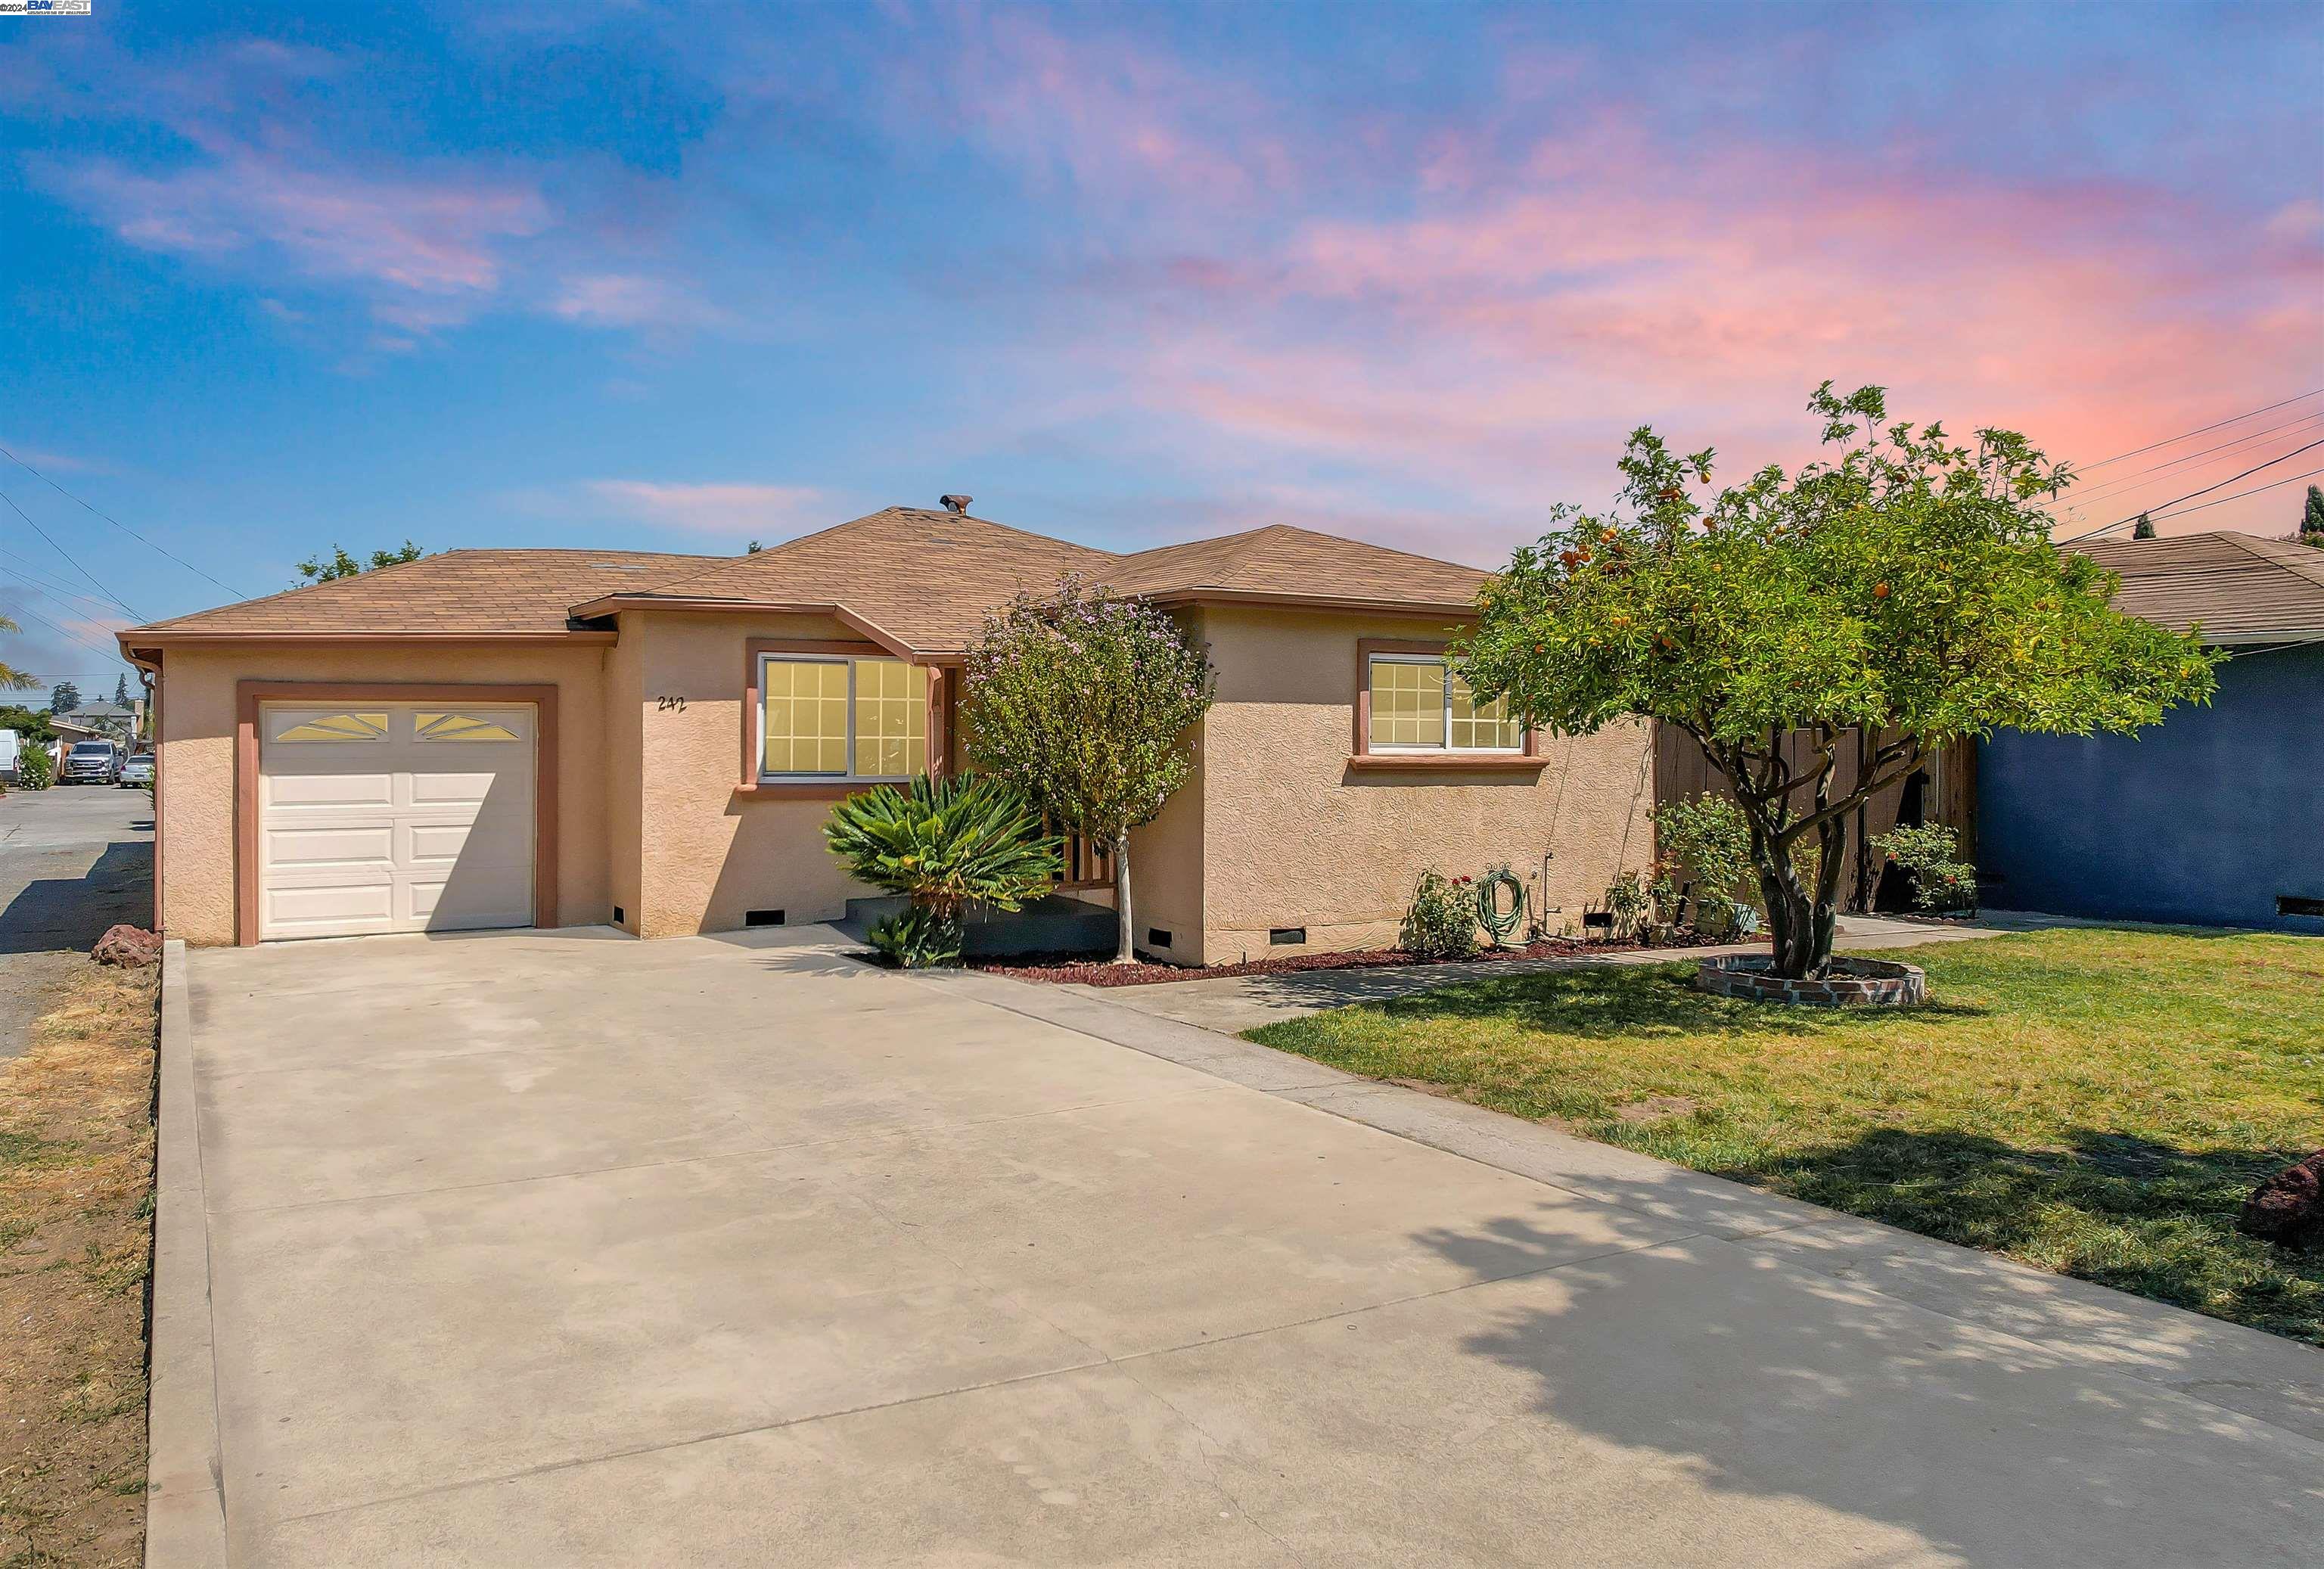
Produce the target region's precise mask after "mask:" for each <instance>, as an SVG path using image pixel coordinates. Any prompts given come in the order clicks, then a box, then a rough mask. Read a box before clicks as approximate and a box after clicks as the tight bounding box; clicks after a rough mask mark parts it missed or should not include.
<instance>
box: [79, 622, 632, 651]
mask: <svg viewBox="0 0 2324 1569" xmlns="http://www.w3.org/2000/svg"><path fill="white" fill-rule="evenodd" d="M113 636H114V641H116V642H118V643H119V644H120V645H121V646H122V648H123V649H124V650H127V649H129V648H131V647H133V646H134V647H136V648H141V649H161V648H170V647H173V646H177V645H180V644H188V643H254V642H261V643H305V644H328V643H373V642H414V641H417V642H429V643H610V642H612V641H613V633H612V632H597V631H594V630H591V629H588V628H568V629H566V630H563V631H558V632H549V631H545V630H541V629H538V628H531V629H527V628H512V629H509V630H507V631H503V632H474V631H470V632H460V631H446V630H443V629H440V628H433V627H404V628H396V629H392V630H387V631H380V630H365V631H361V632H293V631H287V630H284V629H281V628H279V627H277V628H263V629H251V628H243V629H236V630H232V631H214V630H210V629H207V628H196V627H186V628H180V629H178V630H174V631H173V630H169V629H165V628H156V627H145V626H133V627H128V628H125V629H124V630H123V631H121V632H115V633H114V634H113Z"/></svg>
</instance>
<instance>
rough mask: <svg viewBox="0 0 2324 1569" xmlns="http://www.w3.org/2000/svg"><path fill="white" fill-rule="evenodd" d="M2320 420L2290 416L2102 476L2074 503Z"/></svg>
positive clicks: (2319, 415) (2316, 416) (2318, 416)
mask: <svg viewBox="0 0 2324 1569" xmlns="http://www.w3.org/2000/svg"><path fill="white" fill-rule="evenodd" d="M2317 420H2324V413H2316V414H2303V415H2301V417H2300V418H2299V419H2297V420H2286V421H2285V422H2284V423H2282V424H2281V425H2271V426H2269V427H2268V428H2267V429H2264V430H2255V431H2254V432H2253V433H2252V434H2250V435H2248V436H2238V437H2236V438H2235V439H2234V440H2232V441H2222V442H2220V443H2219V444H2218V446H2217V447H2206V448H2203V450H2202V451H2200V452H2190V453H2189V454H2187V456H2186V457H2173V458H2171V459H2169V460H2167V461H2165V462H2163V463H2158V464H2156V465H2154V466H2153V467H2151V468H2141V469H2136V470H2134V471H2133V472H2131V473H2129V474H2125V475H2116V477H2114V478H2113V479H2107V480H2100V481H2099V482H2098V485H2097V487H2096V488H2095V489H2093V490H2090V491H2089V492H2086V493H2085V494H2081V495H2079V496H2077V497H2075V498H2074V505H2075V506H2076V507H2080V506H2086V505H2088V504H2089V503H2091V502H2094V501H2096V500H2098V498H2099V497H2100V496H2105V495H2121V494H2125V493H2126V492H2128V491H2134V490H2137V489H2139V488H2141V487H2140V486H2139V485H2138V484H2137V483H2136V481H2137V480H2138V478H2139V477H2140V475H2149V474H2161V473H2162V472H2163V470H2164V469H2166V468H2177V467H2180V466H2181V465H2184V464H2189V463H2192V462H2194V461H2195V460H2196V459H2197V458H2199V457H2210V456H2211V455H2212V454H2213V453H2215V452H2228V451H2232V450H2234V449H2235V448H2238V447H2248V446H2250V445H2251V444H2252V443H2253V442H2255V441H2258V440H2260V439H2262V438H2265V437H2269V436H2273V435H2276V434H2277V433H2278V432H2280V431H2284V430H2292V429H2298V428H2299V427H2301V426H2302V425H2313V424H2314V423H2316V421H2317ZM2069 510H2071V509H2069Z"/></svg>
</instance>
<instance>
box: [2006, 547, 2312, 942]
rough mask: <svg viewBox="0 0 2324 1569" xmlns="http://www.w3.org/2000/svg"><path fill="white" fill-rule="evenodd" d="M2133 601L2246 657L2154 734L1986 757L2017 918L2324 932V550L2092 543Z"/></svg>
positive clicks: (2032, 744) (2234, 658)
mask: <svg viewBox="0 0 2324 1569" xmlns="http://www.w3.org/2000/svg"><path fill="white" fill-rule="evenodd" d="M2079 549H2081V550H2083V551H2084V552H2085V553H2086V554H2088V555H2089V557H2091V558H2093V559H2094V560H2096V561H2098V563H2099V564H2100V565H2101V566H2104V567H2106V568H2108V569H2110V570H2112V571H2115V572H2118V573H2120V574H2121V575H2122V587H2121V590H2120V592H2119V593H2118V594H2117V595H2116V599H2115V604H2116V606H2117V607H2118V608H2120V609H2122V610H2125V611H2127V612H2129V613H2130V614H2134V615H2139V616H2144V618H2145V619H2147V620H2149V621H2153V622H2157V623H2161V624H2163V625H2164V626H2169V627H2172V628H2175V629H2177V630H2180V631H2182V632H2183V631H2185V630H2187V629H2188V628H2190V627H2199V628H2200V629H2201V632H2202V637H2203V641H2205V642H2207V643H2209V644H2211V645H2212V646H2214V647H2218V648H2222V649H2225V650H2226V651H2227V652H2228V654H2229V655H2230V656H2231V657H2230V658H2229V660H2227V663H2226V664H2225V665H2222V666H2221V667H2220V668H2219V672H2218V677H2219V689H2218V695H2217V696H2216V697H2214V698H2213V699H2212V701H2211V703H2210V705H2209V706H2207V707H2184V708H2176V709H2173V710H2172V711H2171V713H2170V714H2168V715H2165V716H2164V718H2163V723H2162V724H2161V725H2157V726H2155V727H2153V728H2152V729H2148V730H2144V731H2141V732H2140V733H2139V734H2137V736H2136V737H2135V738H2134V737H2129V736H2091V737H2078V736H2068V735H2027V734H2020V733H2017V732H2014V731H2012V732H2005V733H2003V734H1998V735H1997V736H1995V737H1994V738H1993V739H1992V740H1991V741H1990V742H1988V743H1986V744H1985V745H1984V746H1983V747H1982V748H1981V749H1980V753H1979V756H1978V881H1979V882H1980V884H1981V893H1982V897H1983V899H1984V901H1985V902H1986V903H1987V904H1988V905H1990V906H1993V907H1995V908H1997V909H2029V910H2044V911H2049V912H2051V913H2053V914H2060V915H2080V916H2091V917H2099V918H2112V919H2133V920H2153V921H2186V922H2196V923H2200V924H2207V925H2226V926H2244V927H2274V928H2282V929H2284V930H2289V931H2310V932H2324V550H2316V549H2310V547H2308V546H2305V545H2300V544H2294V543H2292V542H2291V541H2289V540H2261V539H2255V538H2253V537H2252V536H2250V535H2248V534H2235V533H2212V534H2194V535H2182V536H2178V537H2175V538H2167V539H2159V540H2109V541H2106V542H2103V543H2092V544H2087V545H2083V546H2080V547H2079Z"/></svg>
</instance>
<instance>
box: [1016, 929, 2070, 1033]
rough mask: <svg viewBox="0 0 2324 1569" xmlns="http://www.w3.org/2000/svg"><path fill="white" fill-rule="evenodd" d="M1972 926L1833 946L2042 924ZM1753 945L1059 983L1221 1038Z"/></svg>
mask: <svg viewBox="0 0 2324 1569" xmlns="http://www.w3.org/2000/svg"><path fill="white" fill-rule="evenodd" d="M2006 919H2007V924H2003V922H2002V921H2000V920H1991V921H1982V922H1979V923H1978V924H1977V925H1975V926H1956V925H1951V924H1946V923H1939V922H1935V921H1914V920H1897V919H1892V918H1886V917H1881V916H1849V917H1846V918H1843V919H1842V920H1841V921H1840V937H1839V940H1838V943H1837V945H1836V946H1839V947H1840V949H1842V950H1844V951H1846V952H1849V953H1863V952H1867V951H1869V950H1872V949H1877V948H1911V947H1918V946H1921V945H1923V944H1924V943H1958V942H1968V941H1972V940H1974V939H1976V938H1978V937H2000V936H2002V935H2003V934H2004V933H2005V932H2009V931H2030V930H2033V929H2036V928H2038V927H2039V926H2041V925H2044V924H2050V923H2048V922H2046V921H2045V919H2044V918H2042V917H2038V916H2037V917H2016V918H2006ZM1766 951H1767V949H1766V944H1764V943H1762V944H1759V945H1757V946H1749V945H1745V944H1731V945H1728V946H1714V947H1700V948H1648V949H1643V950H1639V951H1637V952H1632V953H1613V954H1592V955H1587V956H1584V957H1581V958H1561V959H1480V960H1479V961H1478V962H1476V963H1475V964H1396V965H1388V966H1384V967H1382V968H1379V969H1375V970H1291V971H1286V972H1282V973H1278V974H1268V975H1222V976H1218V977H1216V978H1214V979H1212V980H1208V981H1169V982H1164V983H1160V984H1157V985H1152V986H1081V985H1074V986H1067V987H1065V988H1062V989H1063V990H1065V991H1068V992H1082V993H1084V994H1089V995H1102V996H1103V997H1106V998H1108V999H1110V1000H1111V1001H1114V1002H1118V1003H1120V1005H1121V1006H1122V1007H1124V1008H1132V1009H1136V1010H1137V1011H1139V1012H1140V1013H1151V1014H1153V1015H1155V1016H1156V1017H1157V1018H1161V1019H1175V1020H1178V1021H1179V1022H1180V1023H1182V1024H1192V1025H1196V1026H1198V1027H1200V1028H1202V1029H1215V1030H1219V1031H1221V1032H1222V1033H1224V1034H1228V1035H1240V1034H1241V1033H1242V1032H1243V1031H1244V1030H1246V1029H1258V1028H1259V1026H1260V1025H1262V1024H1273V1023H1276V1022H1277V1021H1278V1020H1285V1019H1300V1018H1304V1017H1305V1016H1306V1015H1308V1014H1310V1013H1321V1012H1323V1011H1325V1010H1327V1009H1332V1008H1345V1007H1347V1006H1348V1005H1349V1004H1351V1003H1354V1002H1384V1001H1388V999H1390V998H1394V997H1409V996H1411V995H1413V994H1414V993H1415V992H1433V991H1434V990H1435V989H1436V988H1438V987H1440V986H1457V985H1459V984H1461V983H1463V982H1467V981H1478V980H1490V979H1493V978H1494V977H1496V976H1508V975H1524V974H1535V973H1538V972H1541V971H1545V970H1573V969H1586V968H1590V967H1592V966H1598V965H1605V964H1676V963H1683V962H1685V961H1687V960H1691V959H1708V958H1711V957H1715V956H1716V955H1721V954H1750V953H1765V952H1766Z"/></svg>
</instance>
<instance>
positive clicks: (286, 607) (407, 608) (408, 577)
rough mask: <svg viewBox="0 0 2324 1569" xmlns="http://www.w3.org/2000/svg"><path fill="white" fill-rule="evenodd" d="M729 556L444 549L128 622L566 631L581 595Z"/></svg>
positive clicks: (147, 629)
mask: <svg viewBox="0 0 2324 1569" xmlns="http://www.w3.org/2000/svg"><path fill="white" fill-rule="evenodd" d="M726 559H730V558H726V557H720V556H676V555H666V554H662V553H659V552H656V551H649V550H447V551H445V552H444V553H443V554H441V555H438V556H423V557H421V558H420V559H419V560H417V561H406V562H403V563H401V564H400V565H397V566H393V567H381V568H375V569H374V570H372V571H369V572H364V573H362V574H360V575H358V576H356V577H341V578H338V579H337V580H335V581H333V582H329V583H313V584H309V585H308V586H305V587H303V588H293V589H290V590H287V591H286V592H284V593H281V594H275V595H268V596H267V597H266V598H264V599H245V600H244V601H243V602H242V603H241V604H239V605H220V606H219V607H218V608H217V609H216V610H203V611H197V612H195V613H194V614H191V615H180V616H173V617H171V619H170V620H168V621H157V622H155V623H152V625H150V626H142V627H136V628H133V629H132V634H133V635H134V634H135V633H163V634H169V635H173V636H174V635H181V634H198V635H218V636H242V637H252V636H265V635H269V634H280V635H282V636H285V637H300V636H318V635H319V636H334V635H340V636H343V635H346V634H349V633H357V634H360V633H366V632H372V633H376V632H411V633H418V634H422V635H429V634H432V635H436V636H446V637H449V636H459V635H463V634H467V635H476V634H483V635H488V636H506V635H509V634H511V633H534V634H543V633H546V634H552V635H553V634H556V633H559V632H565V631H566V630H567V614H568V607H570V606H571V605H574V604H576V603H577V602H578V601H581V600H584V599H594V598H595V597H597V596H598V595H602V594H605V593H608V592H610V591H612V590H613V589H615V588H617V587H621V586H625V585H629V584H633V583H653V582H659V581H660V580H661V579H663V578H665V577H669V576H670V574H671V573H672V572H675V571H681V570H696V569H698V568H703V567H706V566H708V565H710V563H712V562H713V561H723V560H726Z"/></svg>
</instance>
